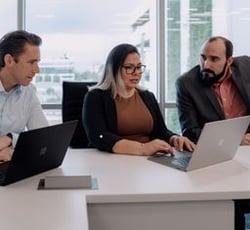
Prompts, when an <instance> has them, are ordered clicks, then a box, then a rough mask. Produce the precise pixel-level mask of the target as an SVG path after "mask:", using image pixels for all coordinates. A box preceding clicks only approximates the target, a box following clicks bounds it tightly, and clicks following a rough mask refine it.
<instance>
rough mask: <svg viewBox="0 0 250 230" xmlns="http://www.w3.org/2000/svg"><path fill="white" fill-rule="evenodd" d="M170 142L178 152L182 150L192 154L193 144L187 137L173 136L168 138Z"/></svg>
mask: <svg viewBox="0 0 250 230" xmlns="http://www.w3.org/2000/svg"><path fill="white" fill-rule="evenodd" d="M170 142H171V143H172V145H173V146H174V147H175V148H176V149H177V150H179V151H183V150H184V149H186V150H188V151H190V152H193V151H194V148H195V144H194V143H193V142H192V141H190V140H189V139H188V138H187V137H183V136H177V135H174V136H172V137H171V138H170Z"/></svg>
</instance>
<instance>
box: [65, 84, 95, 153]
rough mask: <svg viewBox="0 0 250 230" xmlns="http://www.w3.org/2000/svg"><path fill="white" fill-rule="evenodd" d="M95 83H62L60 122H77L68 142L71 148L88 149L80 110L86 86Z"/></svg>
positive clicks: (86, 89)
mask: <svg viewBox="0 0 250 230" xmlns="http://www.w3.org/2000/svg"><path fill="white" fill-rule="evenodd" d="M95 84H96V82H69V81H64V82H63V83H62V87H63V91H62V92H63V94H62V120H63V122H65V121H71V120H78V125H77V127H76V130H75V133H74V135H73V137H72V140H71V142H70V147H72V148H86V147H88V139H87V136H86V133H85V130H84V128H83V124H82V108H83V100H84V96H85V94H86V93H87V92H88V86H91V85H95Z"/></svg>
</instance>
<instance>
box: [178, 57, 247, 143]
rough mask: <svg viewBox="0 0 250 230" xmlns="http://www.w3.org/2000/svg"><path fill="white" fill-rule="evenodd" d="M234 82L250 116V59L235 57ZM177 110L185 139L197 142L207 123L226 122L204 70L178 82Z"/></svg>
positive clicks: (188, 74)
mask: <svg viewBox="0 0 250 230" xmlns="http://www.w3.org/2000/svg"><path fill="white" fill-rule="evenodd" d="M231 69H232V78H233V81H234V83H235V85H236V87H237V88H238V90H239V93H240V95H241V96H242V99H243V101H244V102H245V104H246V106H247V111H248V114H250V57H248V56H240V57H235V58H234V62H233V64H232V66H231ZM176 91H177V99H176V102H177V109H178V115H179V121H180V125H181V129H182V133H183V135H184V136H187V137H189V138H190V139H191V140H192V141H194V142H197V140H198V138H199V136H200V133H201V130H202V128H203V126H204V124H205V123H206V122H211V121H217V120H222V119H225V116H224V112H223V110H222V108H221V106H220V104H219V102H218V99H217V97H216V94H215V91H214V90H213V89H212V88H211V87H209V86H206V85H204V84H203V83H202V81H201V77H200V66H195V67H194V68H192V69H191V70H190V71H188V72H186V73H184V74H183V75H182V76H180V77H179V78H178V79H177V80H176Z"/></svg>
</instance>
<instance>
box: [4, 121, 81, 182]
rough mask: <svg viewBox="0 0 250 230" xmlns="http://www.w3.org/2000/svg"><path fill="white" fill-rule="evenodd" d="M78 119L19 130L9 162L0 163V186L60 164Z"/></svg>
mask: <svg viewBox="0 0 250 230" xmlns="http://www.w3.org/2000/svg"><path fill="white" fill-rule="evenodd" d="M77 122H78V121H68V122H64V123H61V124H57V125H52V126H47V127H44V128H39V129H34V130H29V131H25V132H22V133H21V134H20V135H19V137H18V140H17V143H16V146H15V149H14V153H13V156H12V158H11V160H10V161H8V162H4V163H2V164H0V185H8V184H10V183H13V182H16V181H19V180H22V179H24V178H27V177H30V176H33V175H36V174H38V173H42V172H45V171H47V170H50V169H53V168H56V167H58V166H60V165H61V164H62V162H63V159H64V157H65V154H66V151H67V148H68V145H69V143H70V141H71V138H72V136H73V133H74V131H75V128H76V125H77Z"/></svg>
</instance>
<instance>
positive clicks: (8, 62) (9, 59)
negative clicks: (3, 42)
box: [4, 54, 15, 65]
mask: <svg viewBox="0 0 250 230" xmlns="http://www.w3.org/2000/svg"><path fill="white" fill-rule="evenodd" d="M13 61H15V60H14V58H13V57H12V56H11V55H10V54H5V56H4V63H5V65H11V63H12V62H13Z"/></svg>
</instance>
